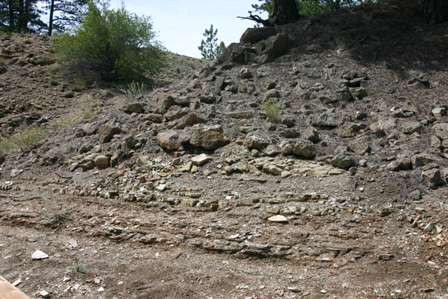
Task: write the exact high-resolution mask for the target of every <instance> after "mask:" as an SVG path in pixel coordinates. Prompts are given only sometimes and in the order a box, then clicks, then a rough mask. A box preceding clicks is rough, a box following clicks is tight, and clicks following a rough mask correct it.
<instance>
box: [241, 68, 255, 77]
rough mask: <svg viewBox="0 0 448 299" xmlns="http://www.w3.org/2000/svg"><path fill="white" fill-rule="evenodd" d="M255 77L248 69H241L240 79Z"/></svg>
mask: <svg viewBox="0 0 448 299" xmlns="http://www.w3.org/2000/svg"><path fill="white" fill-rule="evenodd" d="M252 77H253V75H252V73H251V72H250V71H249V69H248V68H245V67H243V68H242V69H240V78H241V79H250V78H252Z"/></svg>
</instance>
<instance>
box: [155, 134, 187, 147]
mask: <svg viewBox="0 0 448 299" xmlns="http://www.w3.org/2000/svg"><path fill="white" fill-rule="evenodd" d="M157 141H158V142H159V145H160V146H161V147H162V148H163V149H164V150H166V151H176V150H179V149H180V148H181V147H182V144H183V143H184V142H185V140H184V138H182V135H181V134H180V133H179V132H178V131H175V130H168V131H163V132H160V133H159V134H158V135H157Z"/></svg>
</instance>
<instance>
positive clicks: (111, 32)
mask: <svg viewBox="0 0 448 299" xmlns="http://www.w3.org/2000/svg"><path fill="white" fill-rule="evenodd" d="M54 48H55V53H56V56H57V57H58V58H59V60H60V62H61V63H66V64H68V65H70V66H72V67H75V69H78V70H82V71H84V72H85V71H86V70H88V71H90V72H93V73H96V74H97V75H98V76H99V77H100V79H102V80H104V81H121V82H132V81H145V80H146V79H147V77H146V76H147V75H153V74H155V73H157V72H158V71H159V70H160V68H161V67H162V65H163V61H164V54H163V51H162V49H161V47H160V46H159V45H158V44H157V42H155V40H154V32H153V27H152V23H151V20H150V19H149V18H147V17H139V16H137V15H135V14H132V13H129V12H128V11H126V9H124V8H121V9H118V10H113V9H108V8H102V9H99V8H98V7H97V6H95V5H94V4H93V3H92V2H90V3H89V11H88V14H87V16H86V18H85V20H84V22H83V23H82V24H81V26H80V28H79V29H78V30H77V31H76V32H75V33H74V34H73V35H70V34H65V35H62V36H60V37H58V38H56V39H55V44H54Z"/></svg>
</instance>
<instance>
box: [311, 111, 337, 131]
mask: <svg viewBox="0 0 448 299" xmlns="http://www.w3.org/2000/svg"><path fill="white" fill-rule="evenodd" d="M338 124H339V121H338V117H337V115H336V113H334V112H330V111H326V112H323V113H321V114H320V115H318V116H317V117H316V118H315V119H314V120H313V126H315V127H318V128H324V129H332V128H336V127H337V126H338Z"/></svg>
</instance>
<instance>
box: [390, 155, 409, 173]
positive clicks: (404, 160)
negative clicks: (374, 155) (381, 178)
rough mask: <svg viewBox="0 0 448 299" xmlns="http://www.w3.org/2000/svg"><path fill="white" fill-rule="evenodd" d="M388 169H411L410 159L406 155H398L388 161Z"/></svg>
mask: <svg viewBox="0 0 448 299" xmlns="http://www.w3.org/2000/svg"><path fill="white" fill-rule="evenodd" d="M387 169H388V170H392V171H400V170H411V169H412V161H411V158H410V157H408V156H405V155H404V156H399V157H398V158H397V160H395V161H392V162H390V163H389V164H388V165H387Z"/></svg>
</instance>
